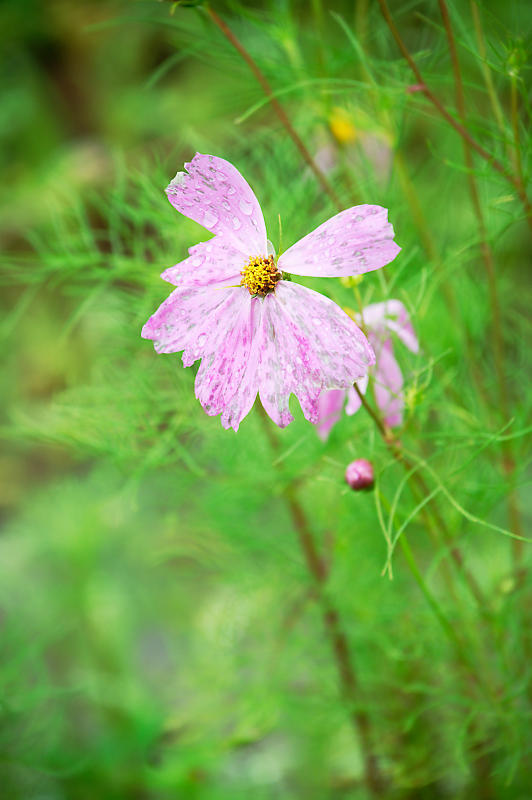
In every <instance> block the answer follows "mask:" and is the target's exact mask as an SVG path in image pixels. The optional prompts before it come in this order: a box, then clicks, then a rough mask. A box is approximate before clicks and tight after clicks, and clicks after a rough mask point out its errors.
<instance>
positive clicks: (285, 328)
mask: <svg viewBox="0 0 532 800" xmlns="http://www.w3.org/2000/svg"><path fill="white" fill-rule="evenodd" d="M260 331H261V341H260V351H259V352H260V364H259V394H260V399H261V402H262V404H263V406H264V408H265V410H266V412H267V413H268V414H269V415H270V417H271V418H272V419H273V420H274V422H276V423H277V425H279V426H280V427H285V426H286V425H287V424H288V423H289V422H291V421H292V419H293V417H292V415H291V414H290V410H289V406H288V404H289V398H290V394H292V393H293V394H295V395H296V397H297V398H298V400H299V402H300V404H301V408H302V410H303V413H304V415H305V417H306V418H307V419H308V420H309V422H313V423H317V422H318V421H319V397H320V394H321V393H322V392H323V390H325V389H347V388H348V387H349V386H351V385H352V383H353V382H354V381H356V380H359V379H360V378H362V376H363V375H365V374H366V373H367V370H368V367H369V366H370V365H371V364H373V363H375V357H374V353H373V350H372V348H371V345H370V344H369V342H368V341H367V339H366V337H365V336H364V334H363V333H362V331H361V330H360V329H359V328H358V327H357V325H356V324H355V323H354V322H353V320H352V319H351V318H350V317H348V316H347V314H345V313H344V312H343V311H342V310H341V308H339V306H337V305H336V304H335V303H333V302H332V300H329V299H328V298H327V297H324V296H323V295H321V294H318V293H317V292H314V291H312V290H311V289H307V288H306V287H304V286H299V285H297V284H294V283H291V282H288V281H280V282H279V283H278V284H277V287H276V290H275V293H272V294H269V295H267V296H266V297H265V298H264V301H263V314H262V320H261V328H260Z"/></svg>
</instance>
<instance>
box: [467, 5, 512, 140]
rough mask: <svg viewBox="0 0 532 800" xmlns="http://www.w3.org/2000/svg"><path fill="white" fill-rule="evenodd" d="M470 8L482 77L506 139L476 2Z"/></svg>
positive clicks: (500, 128) (494, 113)
mask: <svg viewBox="0 0 532 800" xmlns="http://www.w3.org/2000/svg"><path fill="white" fill-rule="evenodd" d="M470 7H471V16H472V17H473V26H474V28H475V35H476V37H477V45H478V51H479V53H480V68H481V70H482V75H483V77H484V83H485V84H486V89H487V92H488V96H489V99H490V103H491V107H492V109H493V115H494V117H495V119H496V120H497V125H498V126H499V130H500V132H501V134H502V136H504V137H505V136H506V130H505V124H504V117H503V113H502V109H501V104H500V103H499V99H498V97H497V92H496V91H495V86H494V85H493V79H492V77H491V72H490V68H489V67H488V65H487V63H486V61H487V52H486V42H485V39H484V33H483V31H482V21H481V19H480V14H479V10H478V6H477V3H476V0H471V2H470Z"/></svg>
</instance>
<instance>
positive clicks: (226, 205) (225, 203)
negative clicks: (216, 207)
mask: <svg viewBox="0 0 532 800" xmlns="http://www.w3.org/2000/svg"><path fill="white" fill-rule="evenodd" d="M222 206H223V207H224V208H225V210H226V211H230V209H231V204H230V203H229V202H228V201H227V200H222Z"/></svg>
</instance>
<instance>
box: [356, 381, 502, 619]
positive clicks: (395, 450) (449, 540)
mask: <svg viewBox="0 0 532 800" xmlns="http://www.w3.org/2000/svg"><path fill="white" fill-rule="evenodd" d="M354 388H355V391H356V393H357V395H358V397H359V399H360V402H361V403H362V405H363V407H364V409H365V410H366V411H367V412H368V414H369V415H370V417H371V418H372V420H373V421H374V423H375V425H376V427H377V430H378V431H379V433H380V435H381V437H382V439H383V441H384V443H385V444H386V446H387V448H388V450H389V451H390V453H391V454H392V455H393V457H394V458H395V460H396V461H398V462H399V463H400V464H402V466H403V467H404V468H405V470H406V471H407V473H409V477H408V483H409V484H410V485H411V486H412V485H415V487H416V488H415V489H414V491H415V492H418V491H419V492H420V493H421V494H422V495H423V496H425V497H428V495H429V494H430V489H429V487H428V486H427V484H426V482H425V479H424V478H423V476H422V475H419V474H418V473H417V472H416V471H415V469H414V468H413V467H412V464H411V463H410V462H409V461H408V459H407V458H406V456H405V455H404V453H403V451H402V448H401V445H400V443H399V442H398V441H397V439H396V437H395V436H394V434H393V432H392V431H391V429H390V428H389V427H388V426H387V425H386V423H385V422H384V421H383V420H382V419H381V417H380V415H379V414H378V413H377V412H376V411H375V409H374V408H373V407H372V406H371V405H370V404H369V403H368V401H367V399H366V397H365V396H364V395H363V394H362V392H361V391H360V389H359V388H358V386H357V385H356V383H355V384H354ZM430 505H431V509H432V513H433V515H434V519H435V521H436V524H437V526H438V528H439V530H440V532H441V534H442V537H443V540H444V542H445V544H446V545H447V546H448V548H449V555H450V556H451V558H452V560H453V562H454V564H455V566H456V568H457V569H458V570H459V572H460V573H461V574H462V575H463V576H464V579H465V581H466V583H467V585H468V587H469V590H470V591H471V594H472V595H473V597H474V598H475V601H476V603H477V604H478V607H479V609H480V610H481V612H482V613H484V612H485V610H486V609H487V607H488V604H487V602H486V599H485V597H484V595H483V593H482V590H481V588H480V586H479V585H478V583H477V582H476V580H475V578H474V576H473V574H472V573H471V572H470V571H469V570H468V569H467V567H466V565H465V561H464V557H463V555H462V552H461V550H460V548H459V547H458V546H457V545H456V544H454V542H453V536H452V534H451V532H450V531H449V529H448V527H447V525H446V523H445V520H444V519H443V517H442V515H441V514H440V510H439V508H438V505H437V503H436V502H435V500H434V499H432V500H431V501H430Z"/></svg>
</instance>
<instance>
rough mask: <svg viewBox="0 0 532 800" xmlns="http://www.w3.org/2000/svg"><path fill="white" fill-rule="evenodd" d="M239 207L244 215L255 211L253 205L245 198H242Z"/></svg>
mask: <svg viewBox="0 0 532 800" xmlns="http://www.w3.org/2000/svg"><path fill="white" fill-rule="evenodd" d="M238 205H239V206H240V210H241V211H242V212H243V213H244V214H251V212H252V211H253V203H250V202H249V200H246V199H245V198H244V197H241V198H240V202H239V203H238Z"/></svg>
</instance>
